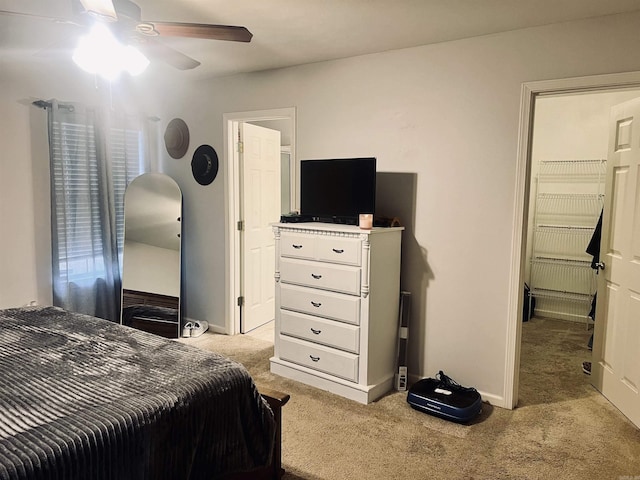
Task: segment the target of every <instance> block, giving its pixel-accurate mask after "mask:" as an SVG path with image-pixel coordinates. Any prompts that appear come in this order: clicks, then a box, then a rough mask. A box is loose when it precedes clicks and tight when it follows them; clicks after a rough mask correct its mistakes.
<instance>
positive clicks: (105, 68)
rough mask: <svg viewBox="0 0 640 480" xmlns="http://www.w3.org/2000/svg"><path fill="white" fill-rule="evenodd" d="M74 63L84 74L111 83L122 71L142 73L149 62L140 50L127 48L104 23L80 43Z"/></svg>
mask: <svg viewBox="0 0 640 480" xmlns="http://www.w3.org/2000/svg"><path fill="white" fill-rule="evenodd" d="M72 58H73V61H74V62H75V63H76V64H77V65H78V66H79V67H80V68H82V69H83V70H84V71H86V72H89V73H92V74H98V75H100V76H102V77H104V78H106V79H107V80H114V79H116V78H117V77H118V76H119V75H120V74H121V73H122V71H124V70H126V71H127V72H129V74H130V75H139V74H141V73H142V72H143V71H144V70H145V69H146V68H147V66H148V65H149V60H148V59H147V57H145V56H144V55H143V54H142V53H141V52H140V51H139V50H138V49H137V48H135V47H132V46H131V45H128V46H123V45H122V44H121V43H120V42H118V40H117V39H116V38H115V37H114V36H113V34H112V33H111V31H110V30H109V29H108V28H107V27H106V26H105V25H103V24H96V25H95V26H94V27H93V28H92V29H91V32H89V34H88V35H86V36H83V37H81V38H80V40H79V41H78V46H77V48H76V50H75V51H74V53H73V57H72Z"/></svg>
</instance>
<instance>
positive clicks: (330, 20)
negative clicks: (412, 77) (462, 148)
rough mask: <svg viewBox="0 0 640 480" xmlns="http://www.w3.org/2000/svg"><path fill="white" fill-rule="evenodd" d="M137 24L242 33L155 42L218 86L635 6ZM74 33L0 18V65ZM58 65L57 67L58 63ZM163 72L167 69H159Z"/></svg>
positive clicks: (14, 3)
mask: <svg viewBox="0 0 640 480" xmlns="http://www.w3.org/2000/svg"><path fill="white" fill-rule="evenodd" d="M137 3H138V5H140V7H141V8H142V18H143V20H164V21H177V22H193V23H213V24H228V25H242V26H245V27H247V28H248V29H249V30H250V31H251V32H252V33H253V35H254V36H253V40H252V41H251V42H250V43H236V42H223V41H211V40H199V39H183V38H166V39H165V38H163V39H162V40H163V41H164V43H166V44H167V45H169V46H171V47H173V48H175V49H177V50H179V51H181V52H183V53H185V54H187V55H189V56H191V57H193V58H195V59H196V60H198V61H200V62H201V63H202V65H200V66H199V67H197V68H196V69H194V70H191V71H185V72H183V74H184V75H185V77H187V78H202V77H207V76H224V75H231V74H235V73H240V72H252V71H259V70H267V69H273V68H281V67H287V66H292V65H299V64H305V63H313V62H320V61H324V60H330V59H337V58H345V57H351V56H356V55H363V54H368V53H375V52H382V51H387V50H393V49H399V48H406V47H413V46H418V45H426V44H432V43H439V42H445V41H450V40H456V39H462V38H468V37H473V36H479V35H488V34H493V33H498V32H504V31H509V30H514V29H520V28H527V27H534V26H540V25H546V24H552V23H558V22H565V21H570V20H576V19H585V18H591V17H598V16H603V15H612V14H618V13H624V12H631V11H635V10H640V0H231V1H229V0H138V1H137ZM0 10H10V11H16V12H23V13H31V14H36V15H46V16H56V17H68V16H69V15H71V7H70V0H0ZM81 33H82V31H80V30H79V29H78V28H77V27H74V26H72V25H60V24H54V23H52V22H47V21H43V20H35V19H30V18H24V17H11V16H6V15H0V63H1V64H2V66H3V68H7V65H9V64H11V65H14V66H15V65H16V64H19V63H24V62H34V63H35V62H47V61H50V60H54V59H57V60H58V61H59V60H61V59H67V58H68V57H69V55H70V54H69V49H70V48H71V47H72V46H73V45H74V44H75V41H76V39H77V37H78V35H79V34H81ZM65 61H66V60H65ZM161 68H169V67H161Z"/></svg>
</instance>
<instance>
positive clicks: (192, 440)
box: [0, 307, 275, 480]
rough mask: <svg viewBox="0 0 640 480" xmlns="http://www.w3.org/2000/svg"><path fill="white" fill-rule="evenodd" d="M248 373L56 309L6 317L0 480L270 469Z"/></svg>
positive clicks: (2, 321) (265, 430) (267, 414)
mask: <svg viewBox="0 0 640 480" xmlns="http://www.w3.org/2000/svg"><path fill="white" fill-rule="evenodd" d="M274 433H275V423H274V420H273V414H272V412H271V410H270V409H269V407H268V406H267V404H266V403H265V402H264V401H263V400H262V399H261V397H260V395H259V394H258V392H257V390H256V388H255V385H254V383H253V381H252V379H251V377H250V376H249V374H248V373H247V371H246V370H245V369H244V367H242V365H240V364H238V363H236V362H233V361H232V360H229V359H227V358H225V357H223V356H220V355H216V354H213V353H210V352H206V351H203V350H199V349H196V348H193V347H189V346H186V345H183V344H180V343H177V342H174V341H171V340H166V339H164V338H160V337H157V336H155V335H151V334H148V333H145V332H140V331H137V330H133V329H131V328H127V327H123V326H120V325H116V324H113V323H111V322H107V321H105V320H101V319H97V318H93V317H88V316H85V315H80V314H74V313H69V312H66V311H64V310H62V309H59V308H55V307H42V308H41V307H28V308H20V309H9V310H0V479H3V480H4V479H64V480H67V479H78V480H88V479H118V480H121V479H150V480H156V479H171V480H178V479H201V478H202V479H204V478H207V479H213V478H218V477H221V476H224V474H226V473H229V472H234V471H239V470H244V471H246V470H251V469H253V468H258V467H260V466H262V465H266V464H267V463H269V460H270V455H271V451H272V448H273V438H274Z"/></svg>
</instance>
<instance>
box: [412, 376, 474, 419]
mask: <svg viewBox="0 0 640 480" xmlns="http://www.w3.org/2000/svg"><path fill="white" fill-rule="evenodd" d="M436 377H437V378H424V379H422V380H420V381H418V382H416V383H414V384H413V385H412V386H411V388H410V389H409V393H408V394H407V402H408V403H409V405H411V407H413V408H415V409H416V410H419V411H421V412H424V413H428V414H430V415H435V416H437V417H440V418H444V419H446V420H451V421H454V422H458V423H466V422H469V421H471V420H473V419H474V418H475V417H476V416H477V415H478V414H479V413H480V411H481V410H482V397H481V396H480V393H478V391H477V390H476V389H475V388H472V387H463V386H461V385H458V384H457V383H456V382H455V381H454V380H452V379H451V378H449V377H447V376H446V375H445V374H444V373H443V372H442V370H441V371H440V372H439V373H438V375H436Z"/></svg>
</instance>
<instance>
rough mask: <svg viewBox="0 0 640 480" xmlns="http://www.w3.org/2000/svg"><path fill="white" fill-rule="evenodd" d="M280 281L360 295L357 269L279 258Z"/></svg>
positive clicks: (358, 270) (358, 271)
mask: <svg viewBox="0 0 640 480" xmlns="http://www.w3.org/2000/svg"><path fill="white" fill-rule="evenodd" d="M280 279H281V280H282V281H283V282H288V283H297V284H298V285H306V286H308V287H312V288H322V289H325V290H333V291H335V292H344V293H349V294H351V295H360V268H359V267H350V266H347V265H335V264H331V263H320V262H309V261H305V260H295V259H292V258H281V259H280Z"/></svg>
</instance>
